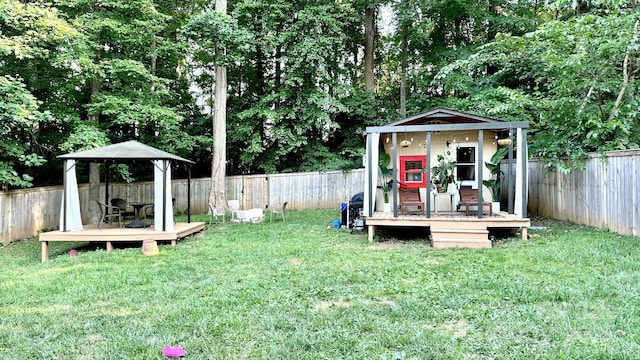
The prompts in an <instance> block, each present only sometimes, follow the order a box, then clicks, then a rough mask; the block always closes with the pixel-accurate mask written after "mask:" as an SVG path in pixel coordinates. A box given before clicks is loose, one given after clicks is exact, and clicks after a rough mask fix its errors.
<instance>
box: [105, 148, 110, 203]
mask: <svg viewBox="0 0 640 360" xmlns="http://www.w3.org/2000/svg"><path fill="white" fill-rule="evenodd" d="M110 167H111V166H110V165H109V160H106V161H105V162H104V203H105V204H107V205H110V203H109V175H110V174H109V171H110V170H109V168H110ZM108 210H109V208H107V209H106V210H105V211H108Z"/></svg>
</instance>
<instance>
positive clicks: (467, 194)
mask: <svg viewBox="0 0 640 360" xmlns="http://www.w3.org/2000/svg"><path fill="white" fill-rule="evenodd" d="M459 192H460V202H459V205H460V206H461V207H462V206H464V207H465V210H466V211H465V215H466V216H469V207H470V206H480V204H482V208H483V209H484V207H485V206H488V207H489V216H493V209H492V205H491V202H489V201H482V202H480V201H478V189H459Z"/></svg>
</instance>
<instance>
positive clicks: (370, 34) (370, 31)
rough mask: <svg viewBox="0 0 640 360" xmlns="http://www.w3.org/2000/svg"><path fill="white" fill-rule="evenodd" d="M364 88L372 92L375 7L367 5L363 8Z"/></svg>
mask: <svg viewBox="0 0 640 360" xmlns="http://www.w3.org/2000/svg"><path fill="white" fill-rule="evenodd" d="M364 19H365V23H364V37H365V42H364V89H365V90H366V91H370V92H373V89H374V84H373V51H374V50H373V47H374V44H375V36H376V28H375V19H376V9H375V7H373V6H369V7H367V8H366V9H365V10H364Z"/></svg>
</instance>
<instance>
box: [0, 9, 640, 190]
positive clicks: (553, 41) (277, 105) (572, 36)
mask: <svg viewBox="0 0 640 360" xmlns="http://www.w3.org/2000/svg"><path fill="white" fill-rule="evenodd" d="M636 6H637V5H636V3H635V1H632V0H605V1H599V2H584V1H566V0H558V1H549V2H537V1H505V0H490V1H488V2H487V1H477V0H455V1H446V2H433V1H426V0H404V1H400V0H349V1H344V0H305V1H293V2H292V1H285V0H229V2H228V11H227V12H226V14H223V13H220V12H218V11H216V9H215V1H207V0H204V1H203V0H198V1H193V0H177V1H163V0H141V1H136V2H131V1H125V0H100V1H97V0H56V1H53V2H43V1H28V2H17V1H11V0H0V123H1V124H2V126H0V135H1V136H2V139H3V141H2V142H0V154H1V155H0V183H2V185H3V186H5V187H15V188H19V187H28V186H32V185H46V184H51V183H59V182H60V181H61V179H57V177H55V176H51V175H50V174H51V172H52V171H59V170H60V168H61V164H60V162H58V161H52V160H54V159H55V156H56V155H59V154H61V153H64V152H69V151H76V150H82V149H86V148H90V147H94V146H99V145H104V144H108V143H115V142H120V141H125V140H130V139H137V140H139V141H142V142H145V143H147V144H150V145H153V146H156V147H159V148H161V149H163V150H168V151H171V152H173V153H176V154H177V155H179V156H182V157H186V158H190V159H193V160H195V161H197V162H198V164H199V166H197V167H196V168H194V176H209V175H210V174H211V168H210V167H209V166H210V165H209V164H211V160H212V152H211V148H212V144H213V142H214V141H215V140H214V139H213V138H212V136H213V134H212V131H213V128H212V126H211V124H212V116H213V106H214V99H215V95H216V94H215V91H214V86H213V85H214V84H215V80H216V75H215V74H216V73H215V71H214V68H215V66H224V67H225V68H226V72H227V77H228V100H227V104H226V114H227V115H226V129H227V131H226V133H227V134H226V141H225V142H226V147H227V152H226V164H220V165H221V166H223V167H225V168H226V173H227V174H229V175H234V174H245V173H273V172H288V171H309V170H315V171H323V170H331V169H349V168H354V167H359V166H361V159H362V155H363V153H364V142H363V139H362V136H361V134H362V131H363V130H364V128H365V127H366V126H368V125H377V124H382V123H386V122H389V121H392V120H395V119H398V118H400V117H401V116H403V114H407V115H410V114H412V113H417V112H421V111H425V110H428V109H430V108H433V107H450V108H454V109H459V110H462V111H469V112H475V113H478V114H482V115H489V116H495V117H499V118H503V119H507V120H518V121H529V122H530V124H531V131H530V135H531V136H529V141H530V149H531V152H530V155H531V156H536V157H540V158H542V159H543V161H544V162H545V164H547V166H548V167H549V168H558V169H561V170H564V171H569V170H570V169H572V168H575V167H576V166H580V160H581V159H582V158H583V157H584V156H585V155H586V153H587V152H589V151H599V152H602V151H606V150H612V149H627V148H637V147H638V145H639V144H640V131H638V129H639V126H640V118H639V115H638V114H639V110H638V109H640V104H639V100H638V90H639V89H638V87H639V85H638V84H639V83H638V71H639V69H640V56H639V54H638V51H639V48H640V25H639V22H640V12H638V11H637V9H636ZM371 74H373V77H371ZM47 160H49V161H47ZM121 170H122V171H120V174H121V175H120V176H125V178H126V179H130V180H132V179H145V177H147V176H149V175H148V174H146V173H145V172H142V171H138V170H137V169H136V167H135V166H133V167H130V168H128V169H121ZM176 171H177V174H178V176H179V175H180V174H185V173H184V170H182V169H177V170H176ZM81 176H87V175H82V174H81Z"/></svg>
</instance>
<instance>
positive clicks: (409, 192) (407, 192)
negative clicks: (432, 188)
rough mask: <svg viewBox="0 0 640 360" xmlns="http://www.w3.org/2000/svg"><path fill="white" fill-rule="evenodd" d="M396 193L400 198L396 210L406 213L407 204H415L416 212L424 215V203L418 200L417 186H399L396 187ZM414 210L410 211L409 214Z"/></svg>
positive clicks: (418, 191) (418, 190)
mask: <svg viewBox="0 0 640 360" xmlns="http://www.w3.org/2000/svg"><path fill="white" fill-rule="evenodd" d="M398 195H399V198H400V205H399V207H398V212H399V213H400V214H404V215H406V214H407V213H408V210H407V206H415V207H417V208H418V210H417V212H418V213H419V214H422V215H424V214H425V213H424V203H423V202H422V201H421V200H420V189H417V188H400V189H398ZM415 212H416V211H413V212H410V213H411V214H413V213H415Z"/></svg>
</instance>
